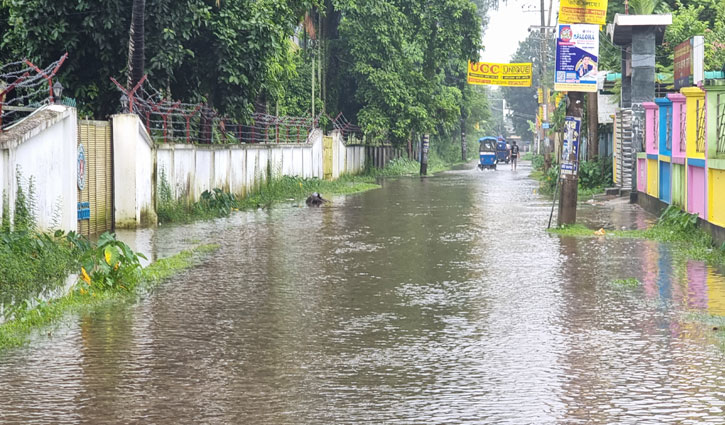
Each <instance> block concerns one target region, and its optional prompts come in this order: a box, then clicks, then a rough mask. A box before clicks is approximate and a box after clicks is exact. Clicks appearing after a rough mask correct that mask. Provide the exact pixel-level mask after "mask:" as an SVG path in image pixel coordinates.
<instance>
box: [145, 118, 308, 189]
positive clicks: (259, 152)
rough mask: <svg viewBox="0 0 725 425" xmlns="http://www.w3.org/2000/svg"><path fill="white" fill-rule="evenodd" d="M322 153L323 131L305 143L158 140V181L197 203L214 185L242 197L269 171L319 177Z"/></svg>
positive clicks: (285, 174)
mask: <svg viewBox="0 0 725 425" xmlns="http://www.w3.org/2000/svg"><path fill="white" fill-rule="evenodd" d="M321 157H322V133H321V132H320V131H319V130H315V131H314V132H313V133H312V134H311V135H310V137H309V138H308V142H307V143H305V144H284V145H275V144H248V145H247V144H245V145H187V144H159V145H157V147H156V167H157V184H160V183H161V178H162V176H163V177H164V178H165V179H166V182H167V183H168V184H169V185H170V186H171V190H172V192H173V196H174V197H175V198H177V199H178V198H186V199H189V200H192V201H196V200H198V199H199V197H200V196H201V194H202V193H203V192H204V191H205V190H211V189H213V188H220V189H224V190H226V191H229V192H231V193H234V194H235V195H238V196H244V195H246V194H247V193H249V192H251V191H253V190H255V189H256V188H258V187H259V186H260V185H261V184H262V183H264V182H265V181H266V180H267V176H268V175H269V176H271V177H272V178H278V177H281V176H296V177H303V178H312V177H318V178H321V177H322V158H321Z"/></svg>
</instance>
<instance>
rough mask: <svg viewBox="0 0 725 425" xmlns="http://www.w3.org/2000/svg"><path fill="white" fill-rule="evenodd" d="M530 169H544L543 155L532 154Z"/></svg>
mask: <svg viewBox="0 0 725 425" xmlns="http://www.w3.org/2000/svg"><path fill="white" fill-rule="evenodd" d="M531 168H533V169H534V170H536V171H540V170H543V169H544V155H537V154H532V155H531Z"/></svg>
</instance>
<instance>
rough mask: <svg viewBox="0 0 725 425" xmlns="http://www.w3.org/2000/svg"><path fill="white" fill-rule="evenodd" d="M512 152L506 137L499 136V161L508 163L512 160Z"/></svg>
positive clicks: (497, 154)
mask: <svg viewBox="0 0 725 425" xmlns="http://www.w3.org/2000/svg"><path fill="white" fill-rule="evenodd" d="M510 154H511V151H509V147H508V143H506V139H504V138H503V137H499V138H498V140H497V141H496V160H497V161H498V162H505V163H507V164H508V163H509V161H510Z"/></svg>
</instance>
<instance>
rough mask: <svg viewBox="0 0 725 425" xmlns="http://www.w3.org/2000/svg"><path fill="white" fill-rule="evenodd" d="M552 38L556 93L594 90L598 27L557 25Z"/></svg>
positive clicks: (595, 85) (597, 59)
mask: <svg viewBox="0 0 725 425" xmlns="http://www.w3.org/2000/svg"><path fill="white" fill-rule="evenodd" d="M557 29H558V32H557V39H556V74H555V75H554V90H556V91H577V92H596V91H597V65H598V62H599V27H598V26H597V25H590V24H559V25H558V27H557Z"/></svg>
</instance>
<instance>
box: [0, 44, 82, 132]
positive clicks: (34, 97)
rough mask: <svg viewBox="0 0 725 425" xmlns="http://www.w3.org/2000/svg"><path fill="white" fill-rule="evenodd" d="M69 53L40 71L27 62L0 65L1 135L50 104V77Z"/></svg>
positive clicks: (52, 93)
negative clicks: (5, 130) (4, 130)
mask: <svg viewBox="0 0 725 425" xmlns="http://www.w3.org/2000/svg"><path fill="white" fill-rule="evenodd" d="M67 57H68V53H66V54H64V55H63V56H61V57H60V58H59V59H58V60H56V61H55V62H53V63H51V64H50V65H48V66H46V67H45V68H43V69H41V68H39V67H38V66H36V65H35V64H33V63H32V62H30V61H29V60H28V59H23V60H21V61H16V62H11V63H7V64H4V65H0V132H2V131H3V129H6V128H8V127H10V126H12V125H13V124H15V123H17V122H18V121H20V120H21V119H23V118H25V117H26V116H28V115H29V114H31V113H33V112H34V111H35V110H37V109H38V108H40V107H42V106H45V105H47V104H50V103H53V101H54V100H55V99H54V97H55V96H54V90H57V89H59V87H58V86H57V84H58V83H57V82H56V84H55V85H54V83H53V78H54V77H55V75H56V74H57V73H58V70H59V69H60V67H61V66H62V65H63V62H65V60H66V58H67Z"/></svg>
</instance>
